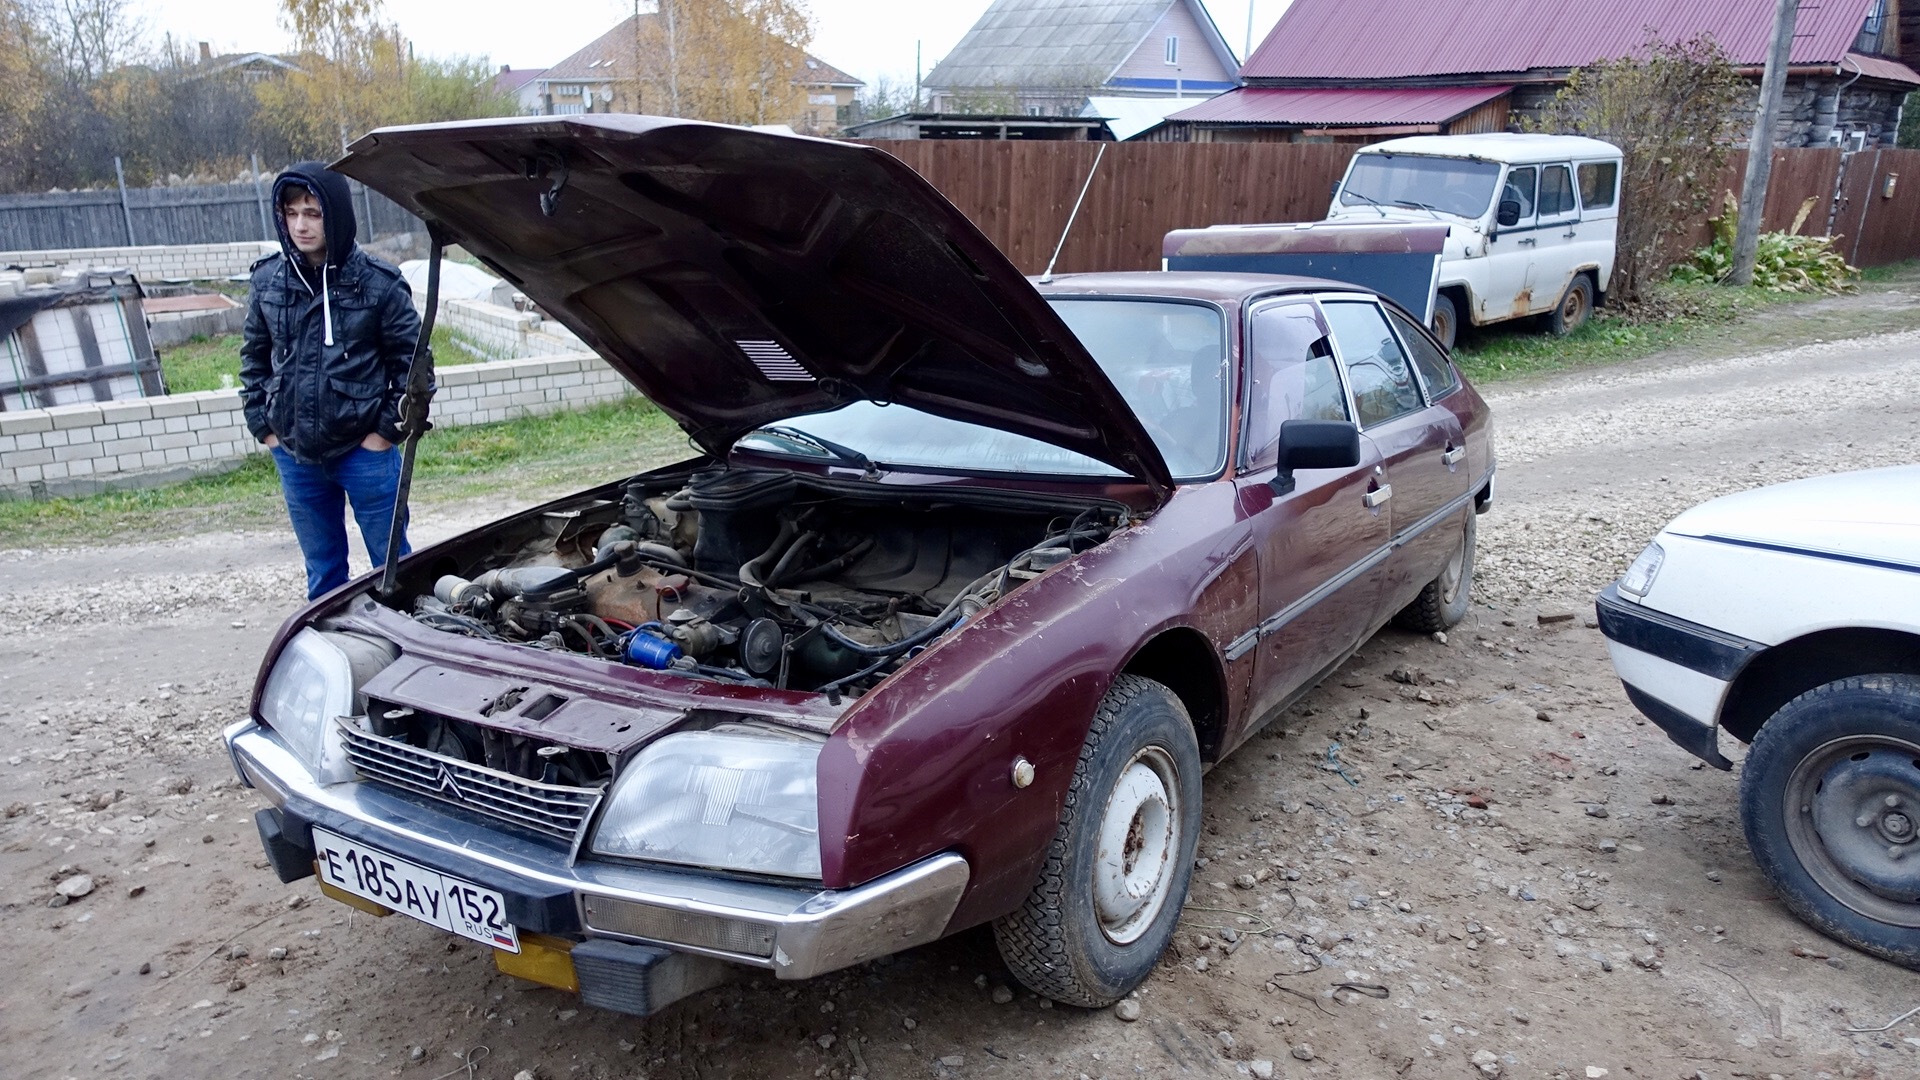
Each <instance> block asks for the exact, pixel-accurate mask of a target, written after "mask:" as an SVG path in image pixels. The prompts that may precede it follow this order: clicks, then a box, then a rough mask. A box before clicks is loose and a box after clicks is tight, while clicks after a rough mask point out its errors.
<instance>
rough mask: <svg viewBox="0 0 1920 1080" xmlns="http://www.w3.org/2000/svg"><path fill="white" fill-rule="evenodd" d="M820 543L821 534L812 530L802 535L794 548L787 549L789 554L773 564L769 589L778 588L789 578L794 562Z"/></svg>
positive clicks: (794, 544)
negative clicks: (788, 574)
mask: <svg viewBox="0 0 1920 1080" xmlns="http://www.w3.org/2000/svg"><path fill="white" fill-rule="evenodd" d="M819 541H820V534H819V533H817V532H814V531H813V530H811V529H809V530H807V531H806V532H803V533H801V534H800V539H798V540H795V541H794V542H793V544H792V546H790V547H788V548H787V553H786V554H785V555H782V556H780V561H779V562H777V563H774V564H773V572H772V573H771V574H768V575H767V588H769V589H772V588H777V587H778V586H779V584H780V582H781V581H782V580H783V579H784V578H785V577H786V576H787V571H788V570H789V569H791V568H792V567H793V561H794V560H795V559H797V558H799V557H800V556H801V555H802V554H804V553H806V552H807V551H808V550H809V549H810V548H812V547H813V545H814V544H816V543H818V542H819Z"/></svg>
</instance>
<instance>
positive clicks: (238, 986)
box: [0, 297, 1920, 1080]
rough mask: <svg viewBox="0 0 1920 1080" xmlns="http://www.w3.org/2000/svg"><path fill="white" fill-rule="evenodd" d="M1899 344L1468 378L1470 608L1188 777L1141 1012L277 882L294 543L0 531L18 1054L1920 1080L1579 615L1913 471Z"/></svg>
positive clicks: (1914, 1027) (243, 1064)
mask: <svg viewBox="0 0 1920 1080" xmlns="http://www.w3.org/2000/svg"><path fill="white" fill-rule="evenodd" d="M1906 299H1907V300H1908V301H1911V300H1912V299H1914V298H1912V297H1907V298H1906ZM1917 357H1920V332H1907V333H1899V334H1891V335H1884V336H1880V337H1874V338H1865V339H1860V340H1853V341H1845V342H1838V343H1826V344H1816V345H1810V346H1804V347H1798V348H1793V349H1790V350H1786V351H1780V352H1773V353H1767V354H1762V355H1754V356H1744V357H1732V358H1718V359H1708V358H1700V357H1685V356H1666V357H1661V358H1657V359H1655V360H1650V361H1646V362H1642V363H1638V364H1634V365H1631V366H1625V367H1620V368H1614V369H1609V370H1606V371H1597V372H1588V373H1584V374H1575V375H1569V376H1561V377H1557V378H1553V379H1548V380H1542V381H1538V382H1533V383H1528V384H1521V385H1508V386H1504V387H1501V388H1499V389H1498V390H1497V391H1495V392H1492V393H1489V395H1488V396H1489V398H1490V399H1491V400H1492V401H1493V404H1494V408H1495V410H1496V422H1497V424H1498V428H1499V445H1500V453H1501V460H1502V465H1501V472H1500V488H1499V505H1498V507H1497V509H1496V511H1495V513H1494V514H1493V515H1492V516H1490V517H1487V518H1485V519H1482V522H1481V532H1480V571H1481V578H1480V583H1479V590H1478V594H1477V600H1478V602H1477V603H1476V605H1475V608H1474V611H1473V613H1472V614H1471V615H1470V616H1469V617H1468V620H1467V621H1466V622H1465V623H1463V624H1462V625H1461V626H1459V627H1458V628H1456V629H1455V631H1454V632H1453V633H1452V634H1450V635H1449V636H1448V639H1447V640H1446V641H1445V642H1440V641H1436V640H1434V639H1430V638H1425V637H1415V636H1411V635H1405V634H1400V633H1397V632H1391V631H1390V632H1387V633H1385V634H1383V635H1382V636H1381V637H1379V638H1378V639H1376V640H1375V641H1373V642H1371V643H1370V644H1369V645H1368V646H1367V647H1366V648H1365V649H1364V650H1363V652H1362V654H1361V655H1360V656H1358V657H1356V658H1355V659H1354V660H1353V661H1352V662H1351V663H1349V664H1348V665H1347V666H1346V667H1345V668H1344V669H1342V670H1341V671H1340V672H1339V673H1338V674H1336V675H1335V676H1334V677H1333V678H1332V679H1330V680H1329V681H1328V682H1327V683H1326V684H1325V685H1324V686H1322V687H1321V688H1320V689H1319V690H1318V691H1316V692H1315V693H1314V694H1312V695H1311V696H1310V697H1309V698H1308V699H1307V700H1306V701H1305V702H1304V703H1302V704H1301V705H1300V706H1299V707H1297V708H1296V709H1295V710H1294V711H1293V712H1292V713H1290V714H1288V715H1287V716H1285V717H1284V718H1283V719H1282V720H1281V721H1279V722H1277V723H1276V724H1275V725H1274V726H1273V727H1272V728H1270V729H1269V731H1268V732H1267V733H1266V734H1265V735H1263V736H1261V737H1259V738H1256V739H1255V740H1254V741H1253V742H1251V743H1250V744H1248V745H1247V746H1246V747H1245V748H1243V749H1242V750H1241V751H1240V752H1239V753H1238V754H1237V755H1235V756H1234V757H1233V758H1231V759H1230V760H1229V761H1227V762H1226V763H1224V764H1223V765H1221V766H1220V767H1219V768H1217V769H1215V770H1214V771H1213V772H1212V773H1211V774H1210V775H1209V776H1208V778H1207V781H1206V798H1207V805H1208V813H1207V830H1206V835H1205V836H1204V838H1203V841H1202V845H1201V854H1202V856H1203V857H1204V859H1203V862H1204V865H1203V866H1201V867H1200V869H1199V871H1198V873H1197V875H1196V877H1195V882H1194V889H1193V893H1192V896H1191V900H1190V905H1189V908H1188V910H1187V912H1186V914H1185V921H1184V927H1183V932H1182V934H1181V936H1180V940H1179V943H1178V945H1177V947H1176V948H1175V949H1174V950H1172V952H1170V954H1169V955H1168V956H1167V958H1166V960H1165V962H1164V963H1163V964H1162V966H1161V967H1160V969H1159V970H1158V971H1157V972H1156V973H1155V974H1154V976H1153V978H1152V979H1151V980H1149V982H1148V983H1147V984H1146V985H1145V986H1144V987H1143V988H1142V989H1141V990H1140V991H1139V993H1138V995H1137V1005H1138V1010H1139V1011H1138V1017H1137V1019H1135V1020H1132V1021H1127V1020H1123V1019H1121V1018H1120V1016H1119V1015H1118V1014H1117V1013H1116V1011H1115V1010H1100V1011H1094V1012H1088V1011H1082V1010H1077V1009H1069V1008H1064V1007H1060V1008H1053V1007H1050V1006H1049V1003H1047V1002H1044V1001H1041V1000H1039V999H1037V998H1035V997H1033V996H1031V995H1029V994H1027V993H1025V992H1024V991H1022V990H1020V989H1019V987H1018V986H1017V985H1016V984H1013V983H1012V982H1011V981H1010V979H1009V978H1008V976H1007V974H1006V972H1005V970H1004V969H1003V968H1002V967H1001V965H1000V963H999V960H998V958H997V957H996V955H995V953H994V950H993V944H992V939H991V936H990V935H989V934H988V933H986V932H985V931H976V932H971V933H967V934H963V935H960V936H958V937H956V938H954V939H951V940H948V941H945V942H941V943H939V944H936V945H933V946H930V947H927V948H922V949H918V950H915V951H913V952H910V953H907V954H904V955H902V956H899V957H895V958H892V959H890V960H885V961H879V962H875V963H872V964H869V965H866V966H863V967H860V968H857V969H854V970H851V971H847V972H843V973H840V974H837V975H833V976H829V977H826V978H822V979H819V980H815V981H812V982H807V983H800V984H788V983H781V982H778V981H776V980H774V979H772V978H771V977H762V976H757V975H756V976H749V977H747V978H745V979H744V980H743V981H741V982H739V983H737V984H733V985H730V986H727V987H723V988H721V989H719V990H717V991H714V992H711V993H709V994H706V995H704V996H701V997H698V998H695V999H691V1000H689V1001H685V1002H682V1003H681V1004H680V1005H678V1006H676V1007H674V1008H672V1009H671V1010H669V1011H668V1012H667V1013H665V1014H664V1015H662V1016H659V1017H656V1018H654V1019H651V1020H647V1021H641V1020H635V1019H632V1018H629V1017H623V1016H617V1015H613V1014H608V1013H602V1012H597V1011H594V1010H591V1009H585V1008H582V1007H580V1006H579V1005H578V1003H577V1002H576V1001H575V1000H574V999H572V998H570V997H569V996H567V995H564V994H561V993H558V992H555V991H551V990H547V989H543V988H539V987H534V986H531V985H529V984H525V983H521V982H518V981H516V980H514V979H511V978H508V977H506V976H503V975H500V974H498V973H496V972H495V971H494V970H493V966H492V963H491V961H490V959H489V958H488V957H487V956H486V955H484V951H485V950H483V949H481V948H480V947H478V946H475V945H473V944H471V943H466V942H454V941H451V940H450V939H449V938H447V937H446V936H445V935H443V934H442V933H440V932H438V931H436V930H434V929H432V928H430V927H427V926H425V925H422V924H418V923H414V922H411V921H409V920H407V919H405V918H387V919H372V918H369V917H367V916H365V915H363V914H359V913H356V912H352V911H350V910H349V909H348V908H346V907H343V906H341V905H338V904H334V903H332V902H329V901H326V900H324V899H322V898H321V897H320V896H319V895H318V893H317V891H316V890H315V888H314V886H313V883H312V881H311V880H309V881H305V882H300V883H296V884H294V885H291V886H283V885H281V884H279V883H278V882H277V881H276V880H275V879H274V877H273V875H272V874H271V873H270V872H269V871H268V870H267V869H266V863H265V862H264V860H263V858H262V856H261V853H260V850H259V847H258V841H257V840H256V838H255V835H254V830H253V826H252V822H251V815H252V812H253V810H254V808H255V807H256V806H257V805H258V799H257V797H256V796H255V795H253V794H252V793H251V792H248V791H245V790H242V789H240V788H239V787H238V786H237V784H236V783H235V782H234V781H233V780H232V779H231V775H232V774H231V769H230V767H229V765H228V762H227V760H226V758H225V756H224V755H223V754H222V752H221V751H220V749H219V745H218V742H217V734H218V732H219V730H220V728H221V727H223V726H224V725H226V724H228V723H230V722H232V721H234V720H237V719H240V718H241V717H242V715H243V713H244V709H245V700H246V695H247V692H248V689H249V685H250V682H251V679H252V676H253V672H254V669H255V666H256V664H257V663H258V659H259V653H260V650H261V648H262V647H263V645H264V643H265V639H266V637H267V635H268V633H269V632H270V631H271V630H272V629H273V627H274V626H275V624H276V623H277V621H278V620H279V619H280V618H281V617H282V616H283V615H284V614H285V613H286V612H287V611H288V610H289V609H290V608H291V607H292V606H293V604H294V603H295V602H296V601H297V599H298V594H299V576H298V573H297V571H296V569H295V566H296V563H297V561H298V560H297V554H296V551H295V549H294V547H293V544H292V541H291V538H290V537H289V536H287V535H285V534H284V533H281V532H275V533H251V534H241V533H236V534H227V535H210V536H201V537H196V538H193V539H189V540H178V541H164V542H154V543H148V544H134V545H125V546H118V547H114V548H110V549H75V550H60V551H10V552H0V635H4V640H5V641H6V642H7V643H8V644H7V645H6V647H5V648H0V733H4V745H3V746H0V806H4V807H5V810H4V814H5V817H4V819H0V940H4V941H5V942H6V944H7V953H8V955H10V956H11V957H12V959H11V961H10V962H9V966H10V968H11V972H10V976H9V977H8V978H6V979H5V981H4V984H0V1076H4V1077H9V1078H16V1077H17V1078H28V1077H56V1078H57V1077H66V1076H75V1077H89V1076H95V1075H109V1076H124V1077H168V1078H172V1077H200V1076H222V1077H227V1076H231V1077H369V1076H402V1077H416V1078H420V1080H450V1078H453V1077H462V1078H470V1080H482V1078H489V1077H492V1078H500V1080H505V1078H508V1077H515V1076H523V1075H526V1073H525V1072H523V1071H528V1072H531V1074H532V1075H533V1076H536V1077H540V1078H544V1080H560V1078H569V1077H581V1078H609V1077H661V1078H665V1077H675V1078H678V1077H687V1078H695V1077H699V1078H708V1080H711V1078H721V1077H828V1078H833V1080H847V1078H850V1077H866V1078H882V1077H896V1076H906V1077H924V1076H931V1077H939V1078H949V1077H951V1078H960V1077H995V1076H999V1077H1026V1076H1044V1077H1054V1076H1059V1077H1067V1078H1070V1080H1071V1078H1079V1077H1087V1078H1093V1077H1105V1078H1109V1080H1119V1078H1121V1077H1159V1076H1190V1075H1191V1076H1235V1075H1253V1076H1259V1077H1266V1076H1284V1077H1298V1078H1305V1077H1318V1078H1327V1080H1374V1078H1378V1080H1389V1078H1396V1077H1406V1078H1418V1080H1427V1078H1440V1077H1467V1076H1475V1077H1478V1076H1494V1075H1498V1076H1507V1077H1539V1078H1556V1080H1557V1078H1572V1080H1586V1078H1597V1077H1601V1076H1611V1077H1612V1078H1613V1080H1629V1078H1637V1080H1679V1078H1692V1077H1695V1076H1696V1075H1697V1076H1700V1077H1705V1078H1710V1080H1721V1078H1723V1077H1760V1078H1767V1077H1774V1076H1779V1077H1788V1078H1797V1077H1822V1078H1825V1077H1860V1078H1868V1077H1876V1078H1880V1080H1894V1078H1905V1077H1915V1076H1920V1018H1915V1019H1909V1020H1907V1021H1905V1022H1904V1023H1902V1024H1899V1025H1895V1026H1894V1027H1893V1028H1892V1029H1891V1030H1888V1031H1885V1032H1881V1033H1876V1034H1848V1033H1847V1032H1846V1030H1845V1029H1846V1028H1847V1027H1848V1026H1858V1027H1878V1026H1880V1025H1883V1024H1886V1023H1887V1021H1888V1020H1890V1019H1892V1018H1893V1017H1895V1016H1898V1015H1899V1014H1901V1013H1903V1012H1905V1011H1907V1010H1908V1009H1910V1008H1913V1007H1915V1006H1920V974H1916V973H1914V972H1910V971H1905V970H1902V969H1899V968H1895V967H1893V966H1891V965H1888V964H1885V963H1882V962H1880V961H1877V960H1873V959H1871V958H1868V957H1865V956H1862V955H1860V954H1857V953H1854V952H1852V951H1850V950H1848V949H1846V948H1845V947H1843V946H1840V945H1838V944H1836V943H1834V942H1830V941H1827V940H1826V939H1824V938H1821V937H1819V936H1818V935H1816V934H1814V933H1813V932H1811V931H1810V930H1808V929H1807V928H1806V927H1804V926H1802V925H1801V924H1800V923H1798V922H1796V921H1795V920H1794V919H1793V918H1792V917H1791V916H1789V915H1788V914H1787V913H1786V912H1785V910H1784V909H1783V908H1781V906H1780V905H1779V904H1778V903H1777V902H1776V901H1775V900H1774V898H1773V897H1772V895H1771V893H1770V892H1769V890H1768V888H1767V886H1766V884H1765V883H1764V882H1763V881H1762V880H1761V878H1760V876H1759V874H1758V872H1757V871H1756V870H1755V869H1754V867H1753V865H1752V862H1751V860H1750V859H1749V857H1748V855H1747V851H1746V847H1745V844H1744V842H1743V840H1742V837H1741V834H1740V828H1739V821H1738V815H1737V810H1736V782H1735V779H1734V778H1733V777H1730V776H1727V775H1726V774H1723V773H1719V772H1716V771H1714V770H1712V769H1706V768H1701V767H1699V766H1698V765H1697V764H1696V763H1695V762H1694V761H1693V759H1692V758H1690V757H1689V756H1687V755H1686V754H1685V753H1683V752H1682V751H1680V750H1679V749H1677V748H1675V747H1674V746H1672V745H1671V744H1670V743H1668V741H1667V740H1666V738H1665V737H1664V736H1663V735H1662V734H1661V733H1660V732H1659V730H1658V729H1656V728H1654V727H1652V726H1651V725H1649V724H1647V723H1646V722H1645V721H1644V720H1642V719H1641V718H1640V717H1639V716H1638V715H1637V714H1636V713H1635V712H1634V710H1633V709H1632V708H1631V707H1630V706H1629V705H1628V704H1627V703H1626V701H1625V699H1624V697H1623V695H1622V693H1621V691H1620V687H1619V684H1618V682H1617V681H1616V680H1615V679H1614V677H1613V674H1612V669H1611V667H1610V666H1609V665H1608V663H1607V660H1606V656H1605V651H1604V648H1603V644H1602V640H1601V638H1600V635H1599V632H1598V631H1597V630H1595V629H1594V628H1593V626H1592V621H1591V596H1592V593H1593V591H1594V590H1595V589H1597V588H1598V587H1600V586H1601V585H1602V584H1604V583H1605V582H1606V581H1607V580H1609V579H1611V578H1612V577H1613V576H1614V575H1615V574H1617V573H1618V571H1619V569H1620V568H1621V567H1622V566H1624V565H1625V563H1626V561H1627V560H1628V559H1630V558H1631V557H1632V555H1633V553H1634V552H1635V551H1637V550H1638V549H1639V547H1640V546H1641V545H1642V544H1643V543H1644V542H1645V541H1646V539H1647V538H1648V537H1649V536H1651V534H1652V533H1653V532H1654V531H1655V530H1656V529H1657V528H1658V527H1659V526H1660V525H1661V524H1662V523H1663V522H1664V521H1665V520H1666V519H1667V518H1668V517H1669V516H1671V515H1672V514H1673V513H1675V512H1677V511H1678V510H1680V509H1683V508H1684V507H1686V506H1688V505H1691V504H1693V503H1695V502H1698V501H1700V500H1702V499H1705V498H1708V497H1711V496H1714V495H1717V494H1721V493H1723V492H1727V491H1732V490H1737V489H1740V488H1744V487H1748V486H1752V485H1754V484H1758V483H1763V482H1770V481H1775V480H1781V479H1787V478H1791V477H1797V476H1803V475H1810V474H1814V473H1820V472H1827V471H1833V470H1836V469H1842V468H1852V467H1864V466H1868V465H1878V464H1890V463H1895V462H1911V461H1915V460H1920V360H1917V359H1916V358H1917ZM503 509H505V508H502V507H496V506H477V505H469V506H464V507H454V508H450V509H449V508H440V509H437V510H436V511H435V512H434V514H433V515H432V516H431V517H430V518H428V519H426V520H423V521H421V523H420V524H419V526H418V530H417V531H418V532H419V533H421V534H424V535H426V536H427V537H429V538H430V537H432V536H434V535H442V534H445V533H447V532H450V531H453V530H455V529H459V528H464V527H468V526H470V525H472V524H475V523H477V522H478V521H480V520H483V519H484V518H486V517H489V516H492V515H494V514H496V513H498V512H500V511H501V510H503ZM1764 585H1765V583H1756V587H1764ZM1563 616H1567V617H1565V618H1563ZM75 874H86V875H89V876H90V877H91V879H92V883H93V889H92V891H91V892H90V893H88V894H87V895H84V896H81V897H79V898H76V899H74V900H72V902H70V903H66V904H64V905H62V906H57V907H56V906H50V904H51V903H52V902H53V899H54V897H55V896H56V892H55V885H56V884H57V883H59V882H61V881H63V880H66V879H68V878H70V877H72V876H73V875H75ZM1343 985H1344V986H1346V987H1348V988H1345V989H1343V988H1341V987H1342V986H1343ZM1373 987H1378V988H1379V989H1370V988H1373ZM1128 1011H1129V1012H1130V1011H1131V1010H1130V1009H1129V1010H1128ZM1602 1070H1604V1071H1602Z"/></svg>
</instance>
